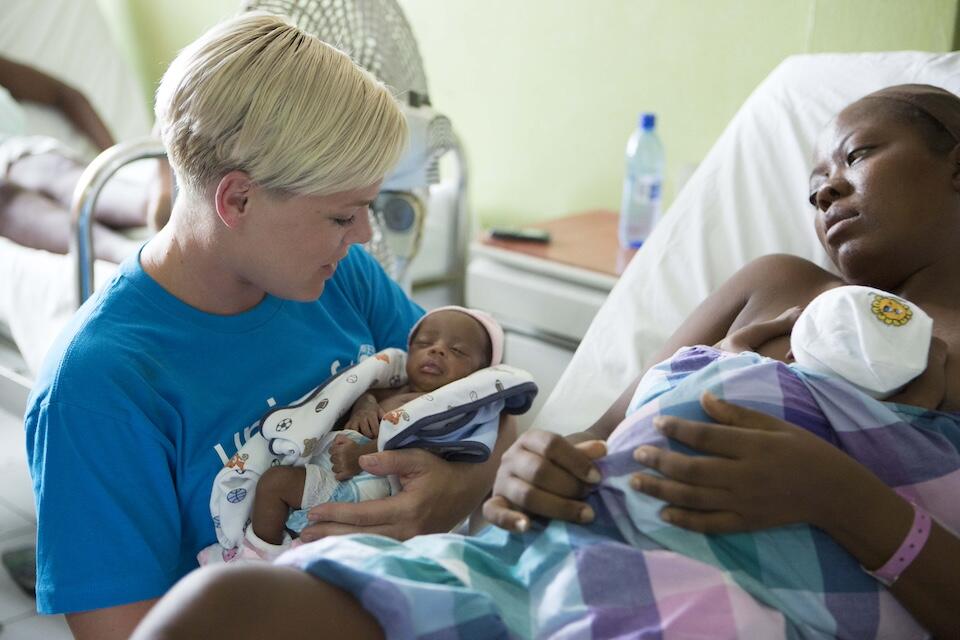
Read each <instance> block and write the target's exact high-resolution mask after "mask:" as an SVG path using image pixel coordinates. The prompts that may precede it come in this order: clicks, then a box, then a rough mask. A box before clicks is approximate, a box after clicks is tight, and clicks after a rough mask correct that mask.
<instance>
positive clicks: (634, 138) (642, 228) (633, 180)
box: [620, 113, 664, 248]
mask: <svg viewBox="0 0 960 640" xmlns="http://www.w3.org/2000/svg"><path fill="white" fill-rule="evenodd" d="M655 125H656V116H655V115H654V114H652V113H641V114H640V118H639V122H638V123H637V129H636V131H634V132H633V134H632V135H631V136H630V140H628V141H627V172H626V176H625V177H624V179H623V199H622V201H621V203H620V245H621V246H623V247H629V248H636V247H639V246H640V245H642V244H643V241H644V240H646V239H647V236H649V235H650V231H651V230H652V229H653V226H654V225H655V224H656V223H657V221H658V220H659V219H660V204H661V201H662V196H663V167H664V157H663V145H662V144H661V143H660V138H658V137H657V133H656V131H655Z"/></svg>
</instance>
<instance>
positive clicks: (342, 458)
mask: <svg viewBox="0 0 960 640" xmlns="http://www.w3.org/2000/svg"><path fill="white" fill-rule="evenodd" d="M363 454H364V451H363V447H362V446H361V445H359V444H357V443H356V442H354V441H353V440H351V439H350V438H349V437H347V436H345V435H343V434H341V435H338V436H337V437H336V439H334V441H333V444H332V445H330V461H331V462H332V463H333V473H334V477H335V478H336V479H337V481H338V482H343V481H344V480H349V479H350V478H352V477H353V476H355V475H357V474H358V473H360V472H361V471H362V469H361V468H360V456H362V455H363Z"/></svg>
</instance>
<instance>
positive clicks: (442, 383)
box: [199, 307, 537, 564]
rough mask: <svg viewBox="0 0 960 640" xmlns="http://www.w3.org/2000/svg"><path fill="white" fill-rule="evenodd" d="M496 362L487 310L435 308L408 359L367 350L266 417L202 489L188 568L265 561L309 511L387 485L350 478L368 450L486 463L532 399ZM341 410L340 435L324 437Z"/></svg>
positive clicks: (525, 380) (386, 489)
mask: <svg viewBox="0 0 960 640" xmlns="http://www.w3.org/2000/svg"><path fill="white" fill-rule="evenodd" d="M502 355H503V331H502V329H501V328H500V326H499V325H498V324H497V323H496V321H495V320H494V319H493V318H492V317H491V316H490V315H488V314H486V313H483V312H481V311H476V310H473V309H465V308H463V307H443V308H440V309H436V310H434V311H432V312H430V313H428V314H427V315H425V316H424V317H423V318H422V319H421V320H420V321H419V322H418V323H417V324H416V325H415V326H414V328H413V329H412V330H411V332H410V338H409V352H408V353H404V352H402V351H400V350H398V349H387V350H385V351H382V352H380V353H377V354H375V355H374V356H372V357H371V358H368V359H367V360H364V361H363V362H361V363H359V364H358V365H355V366H354V367H351V368H350V369H348V370H346V371H344V372H342V373H341V374H339V375H338V376H337V377H335V378H334V379H332V380H331V381H329V382H328V383H326V384H324V385H321V386H320V387H318V388H317V389H315V390H314V391H312V392H311V393H309V394H308V395H307V396H306V397H305V398H303V399H301V400H300V401H297V402H295V403H293V404H292V405H290V406H288V407H282V408H278V409H275V410H272V411H271V412H269V413H268V414H267V415H266V416H264V418H263V419H262V420H261V432H260V434H259V436H260V437H255V438H253V439H251V440H250V441H248V443H247V444H246V445H244V447H243V448H241V450H240V451H238V452H237V455H235V456H234V458H233V459H232V460H231V461H230V462H229V463H228V464H227V466H226V467H225V468H224V469H223V470H222V471H221V472H220V474H218V476H217V479H216V480H215V482H214V490H213V493H212V497H211V512H212V514H213V517H214V524H215V527H216V530H217V536H218V541H219V544H216V545H211V546H210V547H208V548H207V549H204V550H203V551H201V552H200V554H199V560H200V563H201V564H207V563H210V562H229V561H233V560H237V559H272V558H273V557H276V556H277V555H278V554H279V553H280V552H282V551H283V550H285V549H286V548H288V547H290V546H291V544H292V543H293V541H292V540H291V536H290V534H289V533H288V530H289V531H293V532H294V533H298V532H299V531H300V530H301V529H303V528H304V527H305V526H306V525H307V524H308V521H307V513H308V511H309V509H310V508H312V507H314V506H316V505H317V504H320V503H323V502H358V501H360V500H371V499H377V498H382V497H385V496H387V495H390V494H391V492H392V491H396V490H399V487H398V486H395V485H392V484H391V479H388V478H384V477H379V476H374V475H371V474H368V473H360V467H359V463H358V460H359V457H360V456H361V455H363V454H365V453H372V452H375V451H377V450H378V448H379V449H380V450H385V449H398V448H404V447H419V448H425V449H428V450H430V451H432V452H434V453H436V454H437V455H440V456H442V457H444V458H446V459H449V460H460V461H475V462H482V461H484V460H486V459H487V458H488V457H489V455H490V452H491V451H492V450H493V447H494V445H495V443H496V437H497V430H498V426H499V417H500V412H501V411H504V410H505V411H507V412H510V413H523V412H525V411H526V410H527V409H529V407H530V405H531V403H532V401H533V398H534V396H535V395H536V392H537V388H536V385H535V384H534V383H533V382H532V380H531V378H530V376H529V374H527V373H526V372H524V371H521V370H519V369H515V368H512V367H509V366H507V365H503V364H501V359H502ZM347 411H349V412H350V415H349V419H348V421H347V423H346V425H345V429H344V430H343V431H332V429H333V426H334V424H335V423H336V422H337V421H338V419H339V418H340V417H341V416H343V415H344V414H345V413H347ZM251 505H252V507H251ZM291 511H292V513H291Z"/></svg>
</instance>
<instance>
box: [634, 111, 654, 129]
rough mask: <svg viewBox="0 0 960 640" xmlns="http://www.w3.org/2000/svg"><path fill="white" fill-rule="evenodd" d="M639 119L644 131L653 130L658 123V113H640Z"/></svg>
mask: <svg viewBox="0 0 960 640" xmlns="http://www.w3.org/2000/svg"><path fill="white" fill-rule="evenodd" d="M639 120H640V122H639V123H638V124H639V125H640V128H641V129H643V130H644V131H653V127H654V126H655V125H656V123H657V116H656V114H654V113H650V112H649V111H647V112H644V113H641V114H640V118H639Z"/></svg>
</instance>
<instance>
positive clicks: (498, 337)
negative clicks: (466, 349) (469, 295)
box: [407, 304, 503, 367]
mask: <svg viewBox="0 0 960 640" xmlns="http://www.w3.org/2000/svg"><path fill="white" fill-rule="evenodd" d="M438 311H459V312H460V313H465V314H467V315H468V316H470V317H471V318H473V319H474V320H476V321H477V322H479V323H480V324H481V325H482V326H483V328H484V329H486V330H487V335H488V336H490V347H491V349H490V354H491V357H490V366H491V367H493V366H496V365H498V364H500V363H501V362H502V361H503V328H502V327H501V326H500V323H499V322H497V321H496V320H495V319H494V317H493V316H492V315H490V314H489V313H487V312H486V311H480V310H479V309H468V308H467V307H459V306H457V305H455V304H452V305H448V306H446V307H437V308H436V309H431V310H430V311H428V312H427V313H426V314H424V316H423V317H422V318H420V319H419V320H417V323H416V324H414V325H413V328H412V329H410V333H409V335H407V348H408V349H409V348H410V340H412V339H413V334H414V333H416V332H417V328H418V327H419V326H420V323H422V322H423V321H424V319H426V317H427V316H429V315H433V314H434V313H437V312H438Z"/></svg>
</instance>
